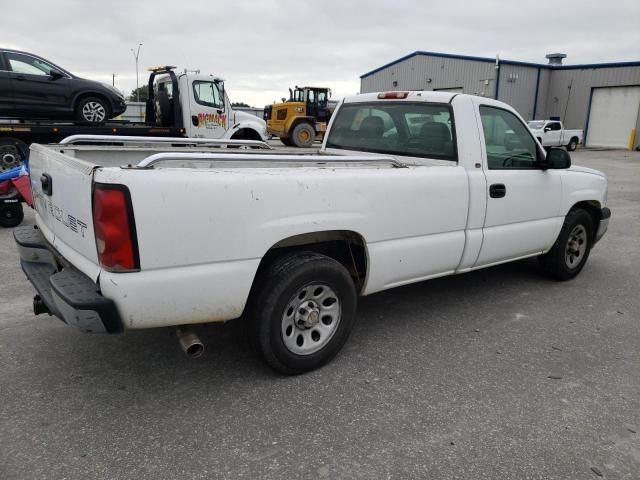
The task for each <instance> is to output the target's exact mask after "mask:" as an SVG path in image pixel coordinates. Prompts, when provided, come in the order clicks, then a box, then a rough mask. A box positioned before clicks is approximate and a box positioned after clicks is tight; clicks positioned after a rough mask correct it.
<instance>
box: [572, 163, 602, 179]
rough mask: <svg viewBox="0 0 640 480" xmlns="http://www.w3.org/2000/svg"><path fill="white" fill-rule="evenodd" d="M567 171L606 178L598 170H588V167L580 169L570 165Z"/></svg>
mask: <svg viewBox="0 0 640 480" xmlns="http://www.w3.org/2000/svg"><path fill="white" fill-rule="evenodd" d="M569 171H570V172H579V173H590V174H592V175H597V176H599V177H602V178H607V176H606V175H605V174H604V173H602V172H601V171H600V170H596V169H594V168H589V167H581V166H580V165H571V168H569Z"/></svg>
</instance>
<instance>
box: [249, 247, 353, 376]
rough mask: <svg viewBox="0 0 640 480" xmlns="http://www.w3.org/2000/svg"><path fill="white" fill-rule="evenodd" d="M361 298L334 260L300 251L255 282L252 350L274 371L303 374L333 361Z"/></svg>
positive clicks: (251, 313)
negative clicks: (357, 302)
mask: <svg viewBox="0 0 640 480" xmlns="http://www.w3.org/2000/svg"><path fill="white" fill-rule="evenodd" d="M356 301H357V294H356V289H355V286H354V284H353V280H352V279H351V276H350V275H349V273H348V272H347V270H346V269H345V268H344V267H343V266H342V265H341V264H340V263H339V262H337V261H336V260H334V259H332V258H330V257H327V256H324V255H320V254H318V253H314V252H297V253H292V254H287V255H284V256H282V257H280V258H278V259H276V260H274V261H273V262H272V263H271V264H270V265H269V266H268V267H266V268H265V269H264V270H263V271H262V272H261V274H260V275H259V277H258V278H257V279H256V284H255V285H254V288H253V292H252V295H251V299H250V302H249V306H248V310H247V313H248V315H249V317H248V318H249V335H250V342H251V345H252V347H253V348H254V350H256V351H257V353H259V354H260V355H261V356H262V357H263V358H264V360H265V361H266V362H267V363H268V364H269V365H270V366H271V367H272V368H273V369H274V370H276V371H278V372H280V373H284V374H287V375H295V374H299V373H304V372H307V371H309V370H313V369H315V368H318V367H320V366H322V365H324V364H325V363H327V362H328V361H329V360H331V359H332V358H333V357H334V356H335V355H336V354H337V353H338V352H339V351H340V349H341V348H342V346H343V345H344V343H345V342H346V341H347V338H348V337H349V333H350V332H351V329H352V327H353V324H354V322H355V311H356Z"/></svg>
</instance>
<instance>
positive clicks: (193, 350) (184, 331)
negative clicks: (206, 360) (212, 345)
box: [176, 326, 204, 358]
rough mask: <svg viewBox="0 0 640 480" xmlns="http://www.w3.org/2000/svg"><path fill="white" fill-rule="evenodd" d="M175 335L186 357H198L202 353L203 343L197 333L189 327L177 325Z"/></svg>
mask: <svg viewBox="0 0 640 480" xmlns="http://www.w3.org/2000/svg"><path fill="white" fill-rule="evenodd" d="M176 336H177V337H178V343H179V344H180V348H182V351H183V352H184V353H185V355H186V356H187V357H189V358H198V357H199V356H201V355H202V354H203V353H204V344H203V343H202V342H201V341H200V338H198V335H196V334H195V332H194V331H193V330H191V329H190V328H189V327H185V326H182V327H178V329H177V330H176Z"/></svg>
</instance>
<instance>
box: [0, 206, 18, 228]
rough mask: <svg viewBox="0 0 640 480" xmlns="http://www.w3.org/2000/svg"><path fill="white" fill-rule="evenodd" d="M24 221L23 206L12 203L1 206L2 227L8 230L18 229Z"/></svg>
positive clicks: (0, 223)
mask: <svg viewBox="0 0 640 480" xmlns="http://www.w3.org/2000/svg"><path fill="white" fill-rule="evenodd" d="M23 219H24V211H23V210H22V204H20V203H10V204H4V205H0V225H2V226H3V227H6V228H12V227H17V226H18V225H20V224H21V223H22V220H23Z"/></svg>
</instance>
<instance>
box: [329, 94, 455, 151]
mask: <svg viewBox="0 0 640 480" xmlns="http://www.w3.org/2000/svg"><path fill="white" fill-rule="evenodd" d="M326 146H327V148H339V149H343V150H356V151H361V152H379V153H390V154H395V155H406V156H411V157H428V158H435V159H441V160H452V161H456V149H455V127H454V123H453V117H452V115H451V111H450V109H449V106H448V105H441V104H433V103H425V102H419V103H418V102H416V103H412V102H389V103H386V102H384V103H383V102H372V103H352V104H344V105H343V106H342V107H341V108H340V109H339V110H338V113H337V116H336V118H335V120H334V121H333V125H332V126H331V129H330V131H329V136H328V138H327V145H326Z"/></svg>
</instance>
